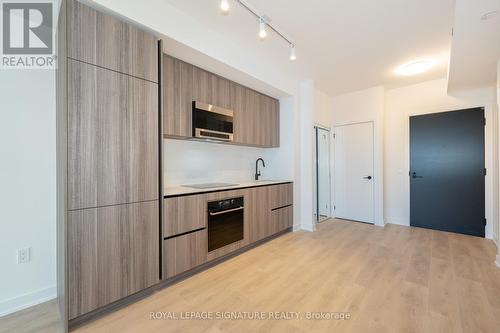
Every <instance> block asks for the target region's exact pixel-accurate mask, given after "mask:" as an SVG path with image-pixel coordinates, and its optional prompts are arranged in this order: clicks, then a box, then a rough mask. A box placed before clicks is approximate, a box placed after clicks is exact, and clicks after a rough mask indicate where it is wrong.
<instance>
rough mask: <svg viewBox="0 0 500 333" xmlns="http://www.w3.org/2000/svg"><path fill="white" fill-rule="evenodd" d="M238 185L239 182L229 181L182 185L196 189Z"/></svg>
mask: <svg viewBox="0 0 500 333" xmlns="http://www.w3.org/2000/svg"><path fill="white" fill-rule="evenodd" d="M238 185H239V184H231V183H206V184H192V185H184V187H189V188H197V189H207V188H217V187H231V186H238Z"/></svg>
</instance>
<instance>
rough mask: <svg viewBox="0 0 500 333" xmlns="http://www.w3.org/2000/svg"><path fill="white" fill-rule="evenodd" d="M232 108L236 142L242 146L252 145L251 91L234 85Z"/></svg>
mask: <svg viewBox="0 0 500 333" xmlns="http://www.w3.org/2000/svg"><path fill="white" fill-rule="evenodd" d="M233 89H234V95H233V102H232V107H233V110H234V127H233V128H234V142H236V143H240V144H249V143H250V130H249V129H250V128H249V126H250V121H251V120H250V116H251V111H250V109H249V102H248V99H249V96H248V94H249V90H248V89H246V88H245V87H243V86H240V85H238V84H235V85H234V88H233Z"/></svg>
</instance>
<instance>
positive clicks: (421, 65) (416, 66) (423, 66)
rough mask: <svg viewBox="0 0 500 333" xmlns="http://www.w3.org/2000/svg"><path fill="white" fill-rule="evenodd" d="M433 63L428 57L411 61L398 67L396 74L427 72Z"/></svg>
mask: <svg viewBox="0 0 500 333" xmlns="http://www.w3.org/2000/svg"><path fill="white" fill-rule="evenodd" d="M434 64H435V61H434V60H430V59H425V60H417V61H412V62H410V63H407V64H404V65H402V66H401V67H399V68H398V71H397V72H398V74H400V75H405V76H408V75H417V74H421V73H424V72H427V71H428V70H429V69H431V68H432V67H433V66H434Z"/></svg>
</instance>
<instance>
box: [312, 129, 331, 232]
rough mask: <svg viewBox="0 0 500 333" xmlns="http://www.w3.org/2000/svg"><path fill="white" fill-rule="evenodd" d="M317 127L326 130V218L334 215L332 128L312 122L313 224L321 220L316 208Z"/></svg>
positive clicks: (317, 193) (317, 191)
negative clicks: (327, 202)
mask: <svg viewBox="0 0 500 333" xmlns="http://www.w3.org/2000/svg"><path fill="white" fill-rule="evenodd" d="M318 129H322V130H325V131H327V132H328V191H329V194H330V200H329V201H330V207H329V214H328V215H329V216H328V218H331V217H334V216H333V215H334V212H333V209H332V207H333V191H332V188H333V187H332V184H333V179H332V173H333V172H332V167H333V166H332V161H333V157H332V146H333V144H332V138H333V134H332V129H331V127H326V126H322V125H319V124H314V126H313V143H314V148H313V154H314V172H313V186H314V191H313V193H314V203H315V205H314V207H313V208H314V213H313V214H314V216H315V219H314V224H317V223H318V222H322V221H320V220H319V209H318V197H319V186H318V185H319V182H318V171H319V164H318V142H317V140H318Z"/></svg>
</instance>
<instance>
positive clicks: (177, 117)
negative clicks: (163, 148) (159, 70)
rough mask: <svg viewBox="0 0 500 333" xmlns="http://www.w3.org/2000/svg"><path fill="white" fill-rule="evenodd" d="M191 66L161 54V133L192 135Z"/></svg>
mask: <svg viewBox="0 0 500 333" xmlns="http://www.w3.org/2000/svg"><path fill="white" fill-rule="evenodd" d="M192 101H193V66H192V65H190V64H188V63H185V62H183V61H180V60H178V59H175V58H173V57H170V56H167V55H163V134H164V135H168V136H175V137H191V136H192V125H191V121H192Z"/></svg>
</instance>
